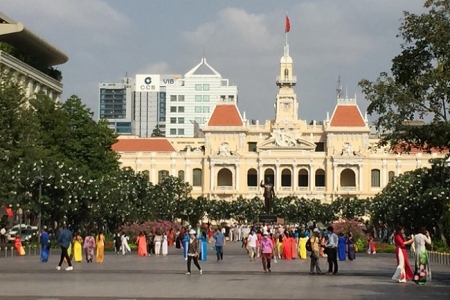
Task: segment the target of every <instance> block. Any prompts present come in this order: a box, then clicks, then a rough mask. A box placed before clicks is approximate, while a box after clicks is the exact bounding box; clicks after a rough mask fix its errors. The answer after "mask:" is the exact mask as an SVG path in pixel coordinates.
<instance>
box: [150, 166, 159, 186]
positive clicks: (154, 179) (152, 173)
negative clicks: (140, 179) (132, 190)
mask: <svg viewBox="0 0 450 300" xmlns="http://www.w3.org/2000/svg"><path fill="white" fill-rule="evenodd" d="M150 181H151V182H153V183H154V184H157V183H158V181H157V178H156V168H155V165H154V164H153V163H152V166H151V174H150Z"/></svg>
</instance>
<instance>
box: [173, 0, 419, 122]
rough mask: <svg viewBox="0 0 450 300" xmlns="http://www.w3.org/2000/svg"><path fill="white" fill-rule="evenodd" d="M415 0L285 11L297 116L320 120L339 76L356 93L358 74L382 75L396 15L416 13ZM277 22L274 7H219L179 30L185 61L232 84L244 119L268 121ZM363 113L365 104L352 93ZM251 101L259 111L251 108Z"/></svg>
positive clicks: (325, 3)
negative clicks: (201, 62)
mask: <svg viewBox="0 0 450 300" xmlns="http://www.w3.org/2000/svg"><path fill="white" fill-rule="evenodd" d="M422 4H423V1H422V0H410V1H388V0H380V1H370V0H348V1H335V0H309V1H302V2H300V3H298V2H297V3H295V4H292V6H291V7H289V8H288V9H289V17H290V21H291V31H290V33H289V44H290V55H291V57H292V58H293V60H294V73H295V75H297V77H298V84H297V86H296V87H295V90H296V93H297V97H298V100H299V102H300V117H301V118H304V119H311V118H313V119H317V120H323V119H324V118H325V116H326V112H327V111H330V112H332V111H333V109H334V105H335V87H336V81H337V77H338V75H342V77H343V83H344V86H345V83H348V84H349V89H348V90H349V94H350V95H353V94H354V93H355V92H359V91H358V87H357V83H358V81H359V80H360V79H362V78H363V77H371V76H376V75H377V74H378V73H379V72H381V71H384V70H389V67H390V60H391V59H392V58H393V57H394V56H395V55H396V54H398V53H399V46H398V45H399V44H400V40H398V39H396V37H395V35H396V33H397V31H398V30H397V29H398V27H399V25H400V23H399V19H400V18H401V17H402V11H403V10H405V9H406V10H410V8H412V11H417V10H418V9H420V8H421V6H422ZM283 9H286V8H283ZM284 18H285V12H284V11H281V9H275V10H273V11H269V10H266V13H259V14H255V13H251V12H249V11H247V10H245V9H244V8H226V9H224V10H222V11H221V12H220V13H218V15H217V18H216V19H215V20H214V21H210V22H207V23H204V24H201V25H199V26H197V27H196V28H194V29H193V30H189V31H184V32H182V34H181V39H182V41H183V43H184V45H185V47H186V49H187V51H186V58H187V59H189V60H190V61H191V60H193V61H197V60H198V53H205V56H206V57H207V58H208V61H209V62H210V63H211V64H212V66H213V67H215V68H216V70H218V71H219V72H220V73H221V74H223V76H224V77H226V78H229V79H230V80H231V81H232V82H234V83H236V84H237V85H238V87H239V101H240V102H239V106H240V109H241V110H242V111H247V116H251V118H254V117H256V118H258V119H272V118H273V117H274V115H273V109H272V107H273V103H274V102H275V96H276V93H277V88H276V86H275V77H276V76H277V75H278V74H279V72H280V71H279V61H280V57H281V56H282V55H283V46H284V42H285V41H284V39H285V35H284ZM358 98H359V99H360V100H359V104H360V106H361V108H362V110H363V111H364V110H365V108H366V107H367V103H366V102H365V101H364V100H362V99H361V98H362V96H361V95H360V94H359V97H358ZM255 104H257V105H258V106H261V107H266V108H265V109H258V110H255V109H254V107H255Z"/></svg>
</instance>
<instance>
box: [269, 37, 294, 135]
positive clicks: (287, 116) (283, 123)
mask: <svg viewBox="0 0 450 300" xmlns="http://www.w3.org/2000/svg"><path fill="white" fill-rule="evenodd" d="M292 65H293V61H292V58H291V57H290V56H289V45H288V44H287V43H286V44H285V45H284V55H283V56H282V57H281V60H280V75H279V76H277V81H276V83H277V86H278V87H279V91H278V94H277V100H276V103H275V123H274V126H275V127H277V128H282V127H287V126H289V125H290V126H292V125H295V124H297V121H298V102H297V96H296V94H295V92H294V88H293V87H294V86H295V84H296V83H297V77H296V76H294V75H293V72H292Z"/></svg>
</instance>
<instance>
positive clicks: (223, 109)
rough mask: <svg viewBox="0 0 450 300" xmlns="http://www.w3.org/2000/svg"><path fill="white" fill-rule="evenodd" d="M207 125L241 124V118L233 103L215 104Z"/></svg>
mask: <svg viewBox="0 0 450 300" xmlns="http://www.w3.org/2000/svg"><path fill="white" fill-rule="evenodd" d="M208 126H242V119H241V116H240V115H239V111H238V109H237V107H236V105H234V104H217V105H216V108H215V109H214V111H213V113H212V115H211V118H210V119H209V122H208Z"/></svg>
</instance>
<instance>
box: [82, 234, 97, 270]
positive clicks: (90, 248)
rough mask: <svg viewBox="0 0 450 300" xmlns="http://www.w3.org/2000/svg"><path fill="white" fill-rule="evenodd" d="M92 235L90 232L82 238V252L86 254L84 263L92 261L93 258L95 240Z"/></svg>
mask: <svg viewBox="0 0 450 300" xmlns="http://www.w3.org/2000/svg"><path fill="white" fill-rule="evenodd" d="M94 235H95V234H94V233H93V232H91V233H90V234H88V235H86V237H85V238H84V245H83V248H84V252H85V254H86V261H87V262H88V263H91V262H92V259H93V258H94V250H95V238H94Z"/></svg>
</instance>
